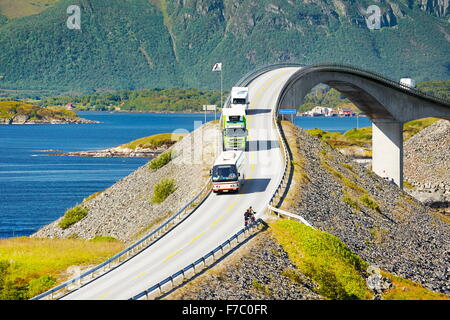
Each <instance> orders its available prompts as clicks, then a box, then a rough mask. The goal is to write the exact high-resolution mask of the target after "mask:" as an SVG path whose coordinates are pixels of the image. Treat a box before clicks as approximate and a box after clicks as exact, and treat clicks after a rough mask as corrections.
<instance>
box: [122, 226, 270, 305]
mask: <svg viewBox="0 0 450 320" xmlns="http://www.w3.org/2000/svg"><path fill="white" fill-rule="evenodd" d="M260 225H265V224H264V221H263V220H261V219H258V220H256V221H255V222H254V223H252V224H251V225H249V226H247V227H245V228H243V229H241V230H240V231H238V232H237V233H235V234H234V235H233V236H232V237H230V238H229V239H228V240H226V241H225V242H223V243H222V244H221V245H219V246H217V247H216V248H214V249H213V250H211V251H210V252H208V253H207V254H205V255H204V256H202V257H201V258H199V259H197V260H196V261H194V262H193V263H191V264H189V265H187V266H186V267H184V268H183V269H181V270H179V271H177V272H175V273H174V274H172V275H171V276H169V277H167V278H165V279H164V280H162V281H160V282H158V283H157V284H155V285H153V286H151V287H150V288H148V289H147V290H144V291H142V292H140V293H138V294H137V295H135V296H134V297H132V298H130V299H129V300H140V299H146V300H149V299H154V298H156V297H159V296H161V295H163V294H164V293H166V292H168V291H170V290H172V289H173V288H175V287H176V286H179V285H181V284H183V283H184V282H186V281H187V280H189V279H191V278H192V277H193V276H195V275H196V274H198V273H200V272H202V271H203V270H205V269H206V268H209V267H210V266H211V265H213V264H214V263H215V262H216V261H218V260H219V259H221V258H222V257H224V256H225V255H227V254H230V253H232V252H233V251H235V250H236V249H237V248H238V247H239V246H240V244H242V243H243V242H244V241H245V239H248V238H249V237H251V236H252V235H253V234H255V233H256V232H257V231H258V226H260Z"/></svg>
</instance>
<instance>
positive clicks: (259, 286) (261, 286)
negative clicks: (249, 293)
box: [252, 280, 271, 295]
mask: <svg viewBox="0 0 450 320" xmlns="http://www.w3.org/2000/svg"><path fill="white" fill-rule="evenodd" d="M252 286H253V288H254V289H255V290H257V291H259V292H261V293H263V294H264V295H269V294H270V292H271V291H270V288H269V287H268V286H267V285H265V284H263V283H261V282H259V281H258V280H253V281H252Z"/></svg>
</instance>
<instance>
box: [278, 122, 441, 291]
mask: <svg viewBox="0 0 450 320" xmlns="http://www.w3.org/2000/svg"><path fill="white" fill-rule="evenodd" d="M282 125H283V131H284V132H285V135H286V138H287V141H288V144H289V147H290V149H291V152H292V156H293V164H294V175H293V179H292V181H293V186H294V187H291V188H290V189H289V192H288V194H287V196H286V199H285V201H284V202H283V206H282V209H284V210H287V211H289V210H290V204H291V203H295V201H297V200H296V199H298V197H299V193H300V191H299V190H300V189H301V186H302V184H304V183H308V181H309V177H308V176H307V175H306V173H305V171H304V169H303V166H304V164H303V162H304V159H303V158H302V157H301V155H300V153H299V152H298V148H299V147H300V146H299V145H298V144H297V141H296V139H294V133H295V130H298V128H297V127H296V126H295V125H293V124H292V123H290V122H288V121H283V122H282ZM350 189H351V186H349V190H350ZM271 227H272V228H271V230H272V231H273V232H274V234H275V235H276V238H277V239H278V242H279V243H280V244H281V245H282V246H283V248H284V250H285V251H286V252H287V253H288V255H289V258H290V259H291V260H292V261H293V263H294V264H295V265H296V266H297V267H298V268H299V270H301V271H302V272H304V273H305V274H306V275H308V276H309V277H310V278H311V279H313V280H314V281H316V282H317V283H318V285H319V291H322V292H319V293H321V294H323V295H324V296H326V297H328V298H336V297H338V298H360V299H364V298H370V295H368V291H367V288H366V285H365V283H363V282H362V281H361V280H362V277H361V271H362V270H363V269H364V268H366V267H367V265H368V264H367V263H366V262H364V261H362V260H361V258H359V257H358V256H356V255H355V254H354V253H352V252H351V251H350V250H349V249H348V248H347V247H346V246H345V244H343V243H342V242H341V241H340V240H339V239H338V238H336V237H334V236H332V235H330V234H328V233H325V232H322V231H320V230H314V229H312V228H309V227H306V226H305V225H303V224H301V223H299V222H295V221H288V220H280V221H278V222H276V223H275V224H272V225H271ZM381 274H382V275H383V276H385V277H387V278H389V279H390V280H391V281H392V283H393V287H392V288H391V289H389V290H388V291H386V292H384V294H383V299H385V300H421V299H426V300H432V299H436V300H448V299H450V298H449V297H448V296H446V295H444V294H440V293H436V292H433V291H430V290H428V289H425V288H424V287H422V286H421V285H420V284H417V283H415V282H412V281H409V280H407V279H403V278H400V277H397V276H395V275H392V274H390V273H387V272H385V271H383V270H382V271H381Z"/></svg>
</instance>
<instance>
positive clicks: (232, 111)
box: [222, 107, 248, 151]
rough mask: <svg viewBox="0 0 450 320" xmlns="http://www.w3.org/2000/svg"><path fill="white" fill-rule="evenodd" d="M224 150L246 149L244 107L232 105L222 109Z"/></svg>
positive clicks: (246, 133)
mask: <svg viewBox="0 0 450 320" xmlns="http://www.w3.org/2000/svg"><path fill="white" fill-rule="evenodd" d="M222 129H223V146H224V150H225V151H227V150H244V151H245V150H246V146H247V136H248V132H247V115H246V112H245V108H241V107H233V108H224V109H223V110H222Z"/></svg>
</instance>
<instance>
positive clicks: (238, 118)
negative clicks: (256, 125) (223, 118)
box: [228, 116, 244, 122]
mask: <svg viewBox="0 0 450 320" xmlns="http://www.w3.org/2000/svg"><path fill="white" fill-rule="evenodd" d="M228 120H229V122H242V121H244V117H242V116H229V117H228Z"/></svg>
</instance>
